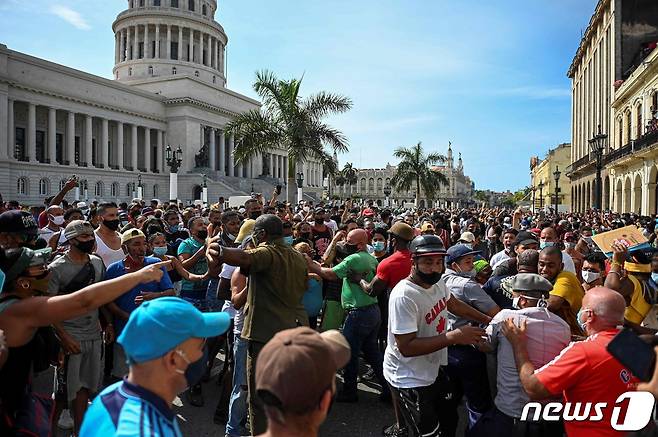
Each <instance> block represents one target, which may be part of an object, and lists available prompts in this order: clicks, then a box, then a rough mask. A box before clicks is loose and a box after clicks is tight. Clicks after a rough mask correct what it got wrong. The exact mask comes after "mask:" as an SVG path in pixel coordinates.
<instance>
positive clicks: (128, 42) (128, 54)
mask: <svg viewBox="0 0 658 437" xmlns="http://www.w3.org/2000/svg"><path fill="white" fill-rule="evenodd" d="M131 33H132V32H131V31H130V26H128V27H127V28H126V43H125V44H126V59H125V60H126V61H130V60H131V59H132V56H131V52H132V50H130V48H131V47H133V44H132V40H131V39H130V38H131V36H132V35H131Z"/></svg>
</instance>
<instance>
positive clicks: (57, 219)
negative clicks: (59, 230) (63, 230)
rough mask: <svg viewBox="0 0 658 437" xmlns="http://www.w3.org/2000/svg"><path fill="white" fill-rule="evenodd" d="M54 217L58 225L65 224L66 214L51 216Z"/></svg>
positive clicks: (53, 219)
mask: <svg viewBox="0 0 658 437" xmlns="http://www.w3.org/2000/svg"><path fill="white" fill-rule="evenodd" d="M50 218H51V219H52V221H53V223H55V224H56V225H57V226H62V225H63V224H64V216H63V215H58V216H55V217H53V216H50Z"/></svg>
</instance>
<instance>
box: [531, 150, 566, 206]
mask: <svg viewBox="0 0 658 437" xmlns="http://www.w3.org/2000/svg"><path fill="white" fill-rule="evenodd" d="M570 163H571V144H569V143H563V144H559V145H558V146H557V147H555V148H554V149H551V150H549V151H548V153H547V154H546V156H545V157H544V158H543V159H539V157H538V156H533V157H532V158H530V188H531V189H532V190H533V192H534V194H532V199H533V200H534V209H533V211H534V210H539V209H545V208H548V207H554V205H555V188H556V185H555V171H556V170H558V171H559V172H560V178H559V179H558V184H557V188H558V189H559V194H558V210H559V211H561V212H563V211H569V210H570V208H571V181H570V180H569V178H568V177H567V175H566V172H565V169H566V168H567V167H568V166H569V164H570Z"/></svg>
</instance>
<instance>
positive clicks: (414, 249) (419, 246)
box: [409, 235, 447, 256]
mask: <svg viewBox="0 0 658 437" xmlns="http://www.w3.org/2000/svg"><path fill="white" fill-rule="evenodd" d="M409 251H410V252H411V255H412V256H427V255H445V254H446V253H447V252H446V248H445V246H444V245H443V241H441V239H440V238H439V237H437V236H436V235H419V236H418V237H416V238H414V239H413V240H411V244H409Z"/></svg>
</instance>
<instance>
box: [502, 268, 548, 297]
mask: <svg viewBox="0 0 658 437" xmlns="http://www.w3.org/2000/svg"><path fill="white" fill-rule="evenodd" d="M511 287H512V290H513V291H539V292H541V293H542V294H548V292H549V291H551V290H552V289H553V284H551V282H550V281H549V280H548V279H546V278H544V277H543V276H541V275H538V274H537V273H518V274H517V275H516V276H514V279H513V280H512V284H511Z"/></svg>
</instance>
